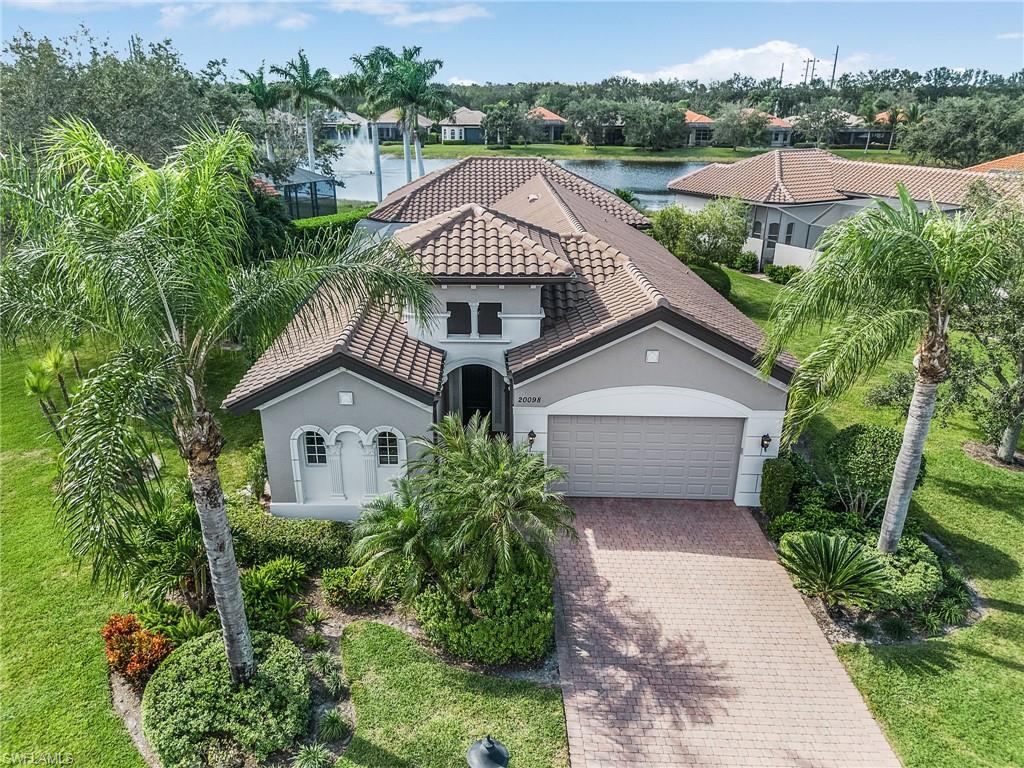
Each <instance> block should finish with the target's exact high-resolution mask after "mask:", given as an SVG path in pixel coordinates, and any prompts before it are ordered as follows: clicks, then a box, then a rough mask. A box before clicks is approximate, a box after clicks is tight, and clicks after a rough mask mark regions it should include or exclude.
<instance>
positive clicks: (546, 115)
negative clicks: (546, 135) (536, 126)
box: [526, 107, 566, 123]
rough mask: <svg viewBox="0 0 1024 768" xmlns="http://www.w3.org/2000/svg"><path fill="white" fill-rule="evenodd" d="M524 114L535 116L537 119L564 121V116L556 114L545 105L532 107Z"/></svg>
mask: <svg viewBox="0 0 1024 768" xmlns="http://www.w3.org/2000/svg"><path fill="white" fill-rule="evenodd" d="M526 114H528V115H529V116H530V117H535V118H537V119H538V120H550V121H552V122H555V123H564V122H566V120H565V118H564V117H562V116H561V115H556V114H555V113H554V112H552V111H551V110H550V109H548V108H547V107H534V108H533V109H531V110H530V111H529V112H527V113H526Z"/></svg>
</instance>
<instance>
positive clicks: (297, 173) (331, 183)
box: [258, 167, 338, 219]
mask: <svg viewBox="0 0 1024 768" xmlns="http://www.w3.org/2000/svg"><path fill="white" fill-rule="evenodd" d="M258 182H259V184H260V186H261V189H263V191H265V192H267V193H268V194H269V193H270V190H271V189H273V190H274V194H280V196H281V200H282V202H283V203H284V206H285V208H286V209H287V211H288V216H289V218H292V219H307V218H309V217H311V216H328V215H330V214H334V213H337V212H338V197H337V194H336V193H335V189H334V187H335V184H336V183H337V182H336V181H335V180H334V177H332V176H324V175H323V174H322V173H316V172H315V171H309V170H306V169H305V168H298V167H296V168H295V170H294V171H292V173H291V175H290V176H289V177H288V178H287V179H286V180H284V181H279V182H274V181H273V180H271V179H269V178H267V177H259V178H258Z"/></svg>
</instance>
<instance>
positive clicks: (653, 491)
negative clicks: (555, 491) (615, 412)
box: [548, 416, 743, 499]
mask: <svg viewBox="0 0 1024 768" xmlns="http://www.w3.org/2000/svg"><path fill="white" fill-rule="evenodd" d="M549 422H550V423H549V425H548V436H549V437H548V456H549V461H550V462H551V463H552V464H553V465H556V466H561V467H562V468H563V469H565V470H566V471H567V472H568V475H569V477H568V481H567V482H566V483H563V484H560V485H559V488H560V489H563V490H565V491H567V492H568V493H569V494H572V495H578V496H636V497H643V498H702V499H729V498H732V495H733V491H734V489H735V486H736V472H737V466H738V463H739V453H740V450H739V447H740V444H741V436H742V431H743V421H742V420H741V419H717V418H716V419H710V418H709V419H704V418H676V417H662V416H644V417H640V416H552V417H550V418H549Z"/></svg>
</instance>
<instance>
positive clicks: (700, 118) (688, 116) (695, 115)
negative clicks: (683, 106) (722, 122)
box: [686, 109, 715, 125]
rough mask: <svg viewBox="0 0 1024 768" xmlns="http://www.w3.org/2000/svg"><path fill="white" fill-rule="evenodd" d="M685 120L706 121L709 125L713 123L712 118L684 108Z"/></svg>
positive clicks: (689, 121) (693, 121)
mask: <svg viewBox="0 0 1024 768" xmlns="http://www.w3.org/2000/svg"><path fill="white" fill-rule="evenodd" d="M686 122H688V123H708V124H709V125H713V124H714V122H715V121H714V118H711V117H708V116H707V115H702V114H701V113H700V112H694V111H693V110H691V109H688V110H686Z"/></svg>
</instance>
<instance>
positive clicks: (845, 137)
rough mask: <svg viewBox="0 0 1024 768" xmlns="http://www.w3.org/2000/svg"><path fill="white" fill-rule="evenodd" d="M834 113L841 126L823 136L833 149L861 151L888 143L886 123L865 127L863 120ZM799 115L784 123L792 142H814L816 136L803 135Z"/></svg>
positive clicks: (845, 114) (854, 116) (848, 113)
mask: <svg viewBox="0 0 1024 768" xmlns="http://www.w3.org/2000/svg"><path fill="white" fill-rule="evenodd" d="M834 113H835V114H836V115H837V116H838V117H839V118H840V119H841V120H842V122H843V126H842V127H841V128H839V129H838V130H836V131H834V132H833V133H832V135H831V136H823V137H822V138H823V139H825V140H827V141H828V143H829V144H830V145H831V146H833V147H855V148H858V149H863V148H864V147H867V146H868V145H869V144H882V145H887V144H888V143H889V135H890V134H891V133H892V131H891V130H890V129H889V127H888V121H887V122H886V123H884V124H882V125H874V124H872V125H870V126H869V125H866V124H865V122H864V118H862V117H860V116H858V115H854V114H853V113H851V112H846V111H845V110H842V109H837V110H834ZM800 120H801V115H792V116H790V117H787V118H786V122H788V123H789V124H790V125H792V126H793V129H794V130H793V140H794V141H797V142H800V141H815V140H816V139H817V137H816V136H810V135H806V134H804V133H803V132H802V131H801V130H800V128H799V125H800Z"/></svg>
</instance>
